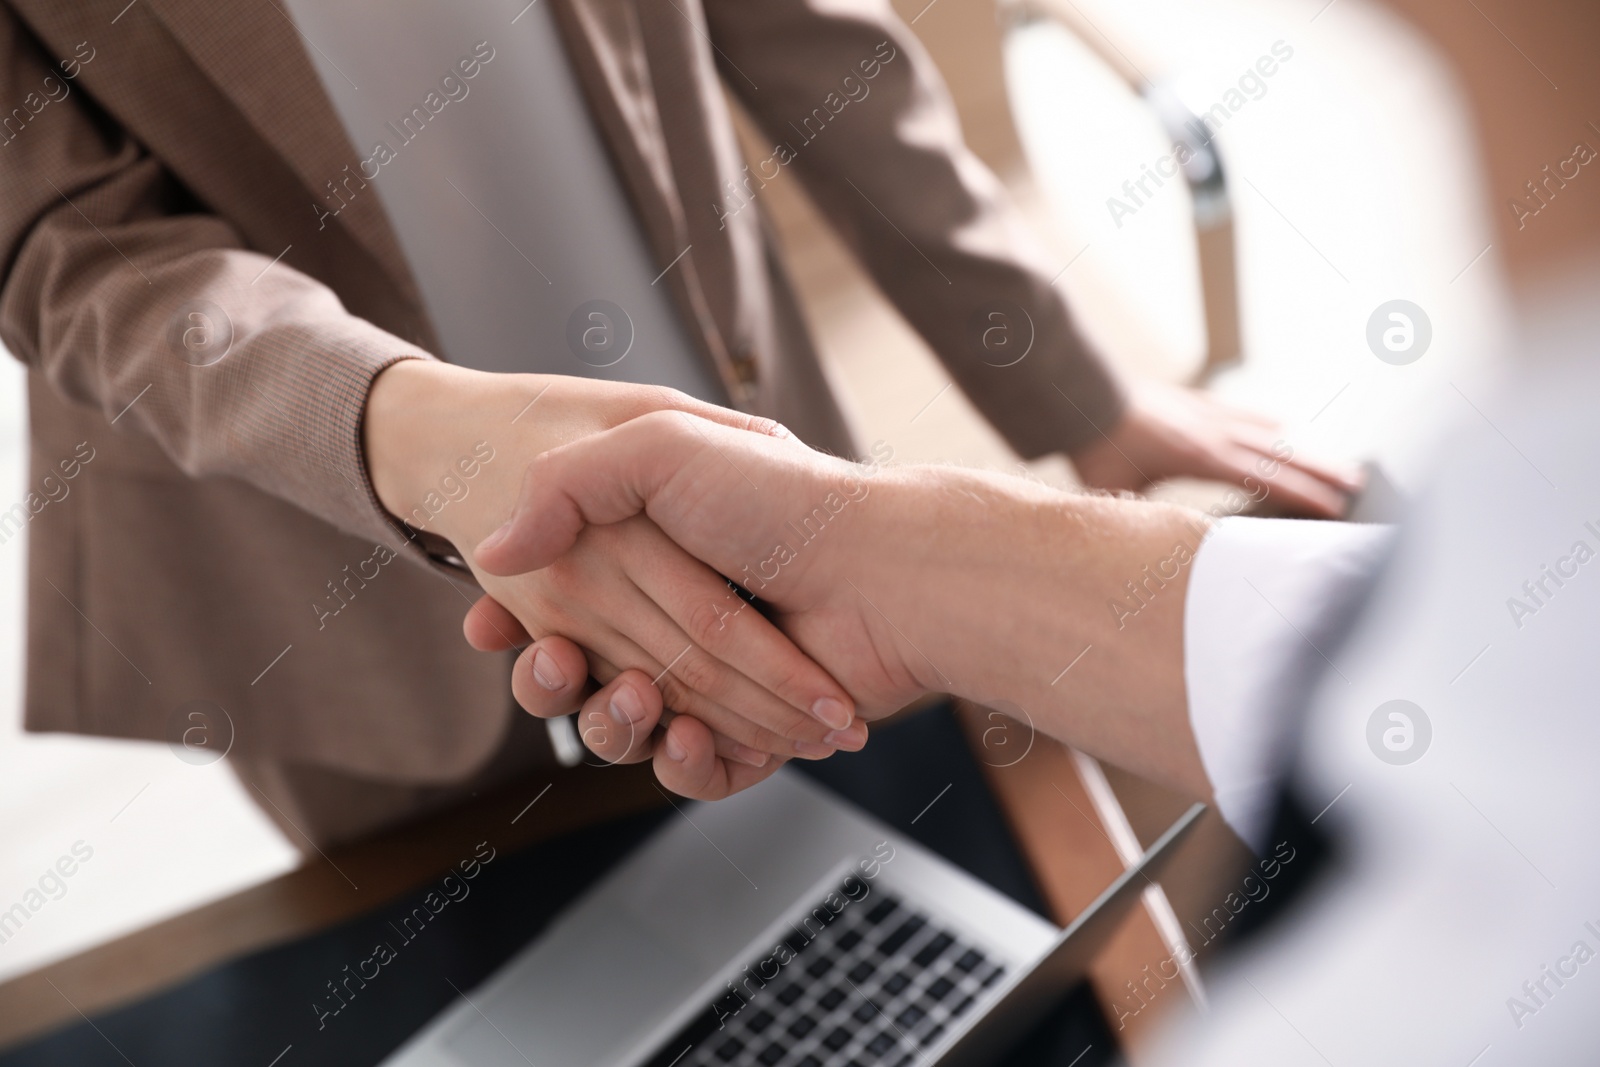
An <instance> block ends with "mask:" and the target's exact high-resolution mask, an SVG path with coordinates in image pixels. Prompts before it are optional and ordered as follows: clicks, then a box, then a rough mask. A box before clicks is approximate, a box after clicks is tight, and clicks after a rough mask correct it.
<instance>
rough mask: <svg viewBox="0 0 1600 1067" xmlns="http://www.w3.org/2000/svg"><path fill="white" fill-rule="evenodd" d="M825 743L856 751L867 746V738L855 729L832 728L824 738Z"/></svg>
mask: <svg viewBox="0 0 1600 1067" xmlns="http://www.w3.org/2000/svg"><path fill="white" fill-rule="evenodd" d="M822 740H823V742H824V743H825V744H829V745H832V746H833V747H834V748H842V749H844V750H845V751H847V752H856V751H859V750H860V749H862V748H864V747H866V743H867V742H866V739H865V738H864V737H862V736H861V735H860V734H859V733H858V732H857V731H855V730H830V731H829V732H828V733H827V734H826V735H825V736H824V737H823V738H822Z"/></svg>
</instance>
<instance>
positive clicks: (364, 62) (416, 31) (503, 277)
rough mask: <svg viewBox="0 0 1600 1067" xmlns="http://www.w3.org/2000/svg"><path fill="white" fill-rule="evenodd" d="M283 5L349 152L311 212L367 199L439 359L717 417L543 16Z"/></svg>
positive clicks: (326, 3) (355, 0)
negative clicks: (562, 379)
mask: <svg viewBox="0 0 1600 1067" xmlns="http://www.w3.org/2000/svg"><path fill="white" fill-rule="evenodd" d="M287 6H288V8H289V11H290V14H291V15H292V16H293V18H294V22H295V25H296V27H297V28H298V29H299V30H300V32H301V33H302V34H303V35H304V37H305V39H306V41H307V52H308V53H309V54H310V56H311V59H312V62H313V63H314V64H315V66H316V69H317V72H318V74H319V75H320V77H321V79H322V83H323V86H324V88H325V89H326V90H327V93H328V96H329V97H330V98H331V99H332V101H333V104H334V108H335V110H336V111H337V112H338V115H339V118H340V120H341V121H342V122H343V124H344V127H345V131H346V133H347V134H348V135H349V138H350V142H351V144H352V145H353V146H354V148H355V149H356V152H357V156H356V157H355V158H352V159H351V160H350V173H348V174H347V173H345V172H343V171H341V172H340V173H338V174H330V175H328V176H327V177H328V180H329V181H332V182H334V183H335V185H336V186H337V187H338V189H336V190H335V191H332V192H330V191H329V190H328V189H326V188H323V189H317V190H314V193H315V194H316V195H317V196H318V197H319V201H318V203H319V204H320V205H321V208H320V209H321V210H326V211H333V210H336V209H338V208H339V207H340V205H341V203H342V198H343V197H352V198H353V197H356V196H376V197H378V198H379V199H380V200H381V202H382V204H383V206H384V208H385V209H386V210H387V213H388V216H389V221H390V222H391V224H392V225H393V226H394V229H395V232H396V234H397V235H398V237H399V240H400V245H401V248H402V249H403V250H404V252H405V255H406V260H407V262H408V264H409V265H410V267H411V271H412V274H413V276H415V278H416V279H417V284H418V286H419V287H420V288H421V290H422V298H423V302H424V303H425V304H426V305H427V309H428V314H429V317H430V318H431V320H432V321H433V323H434V326H435V328H436V329H437V331H438V334H439V338H440V341H441V343H442V345H443V347H444V350H445V354H447V355H448V357H449V358H450V359H451V360H452V361H453V362H455V363H458V364H461V365H464V366H468V367H475V368H477V369H479V370H491V371H539V372H544V373H550V374H572V375H582V376H586V377H594V378H605V379H609V380H612V381H632V382H648V383H652V384H656V385H666V386H671V387H673V388H676V389H681V390H683V391H684V392H686V393H689V394H691V395H693V396H697V397H700V398H701V399H704V400H709V401H712V402H714V403H726V402H727V396H726V391H725V390H724V388H723V386H722V383H721V381H720V380H719V379H718V378H717V377H716V375H715V374H714V373H713V372H712V370H711V368H710V367H709V366H708V365H707V363H706V361H705V360H704V359H703V358H701V357H700V356H699V354H698V353H697V352H696V351H695V350H694V348H693V345H692V344H691V342H690V341H689V339H688V336H687V334H686V333H685V331H684V328H683V324H682V322H681V320H680V319H679V317H678V311H677V308H676V307H675V306H674V304H673V302H672V300H671V298H670V294H669V292H668V290H667V287H666V285H665V283H661V284H656V281H655V280H656V278H657V277H658V275H659V273H660V267H658V266H657V265H656V264H655V263H654V261H653V260H652V257H651V254H650V250H649V248H648V246H647V245H646V243H645V239H644V235H643V233H642V232H641V230H640V227H639V223H638V220H637V218H636V216H635V214H634V210H633V207H632V205H631V203H630V202H629V201H628V199H627V196H626V195H625V193H624V190H623V188H622V184H621V181H620V179H619V178H618V176H617V174H616V171H615V168H614V167H613V166H612V164H611V160H610V159H609V157H608V156H607V154H606V148H605V145H604V144H603V143H602V142H601V140H600V137H599V135H598V133H597V132H596V130H595V126H594V123H593V121H591V119H590V117H589V113H588V111H587V108H586V104H585V102H584V100H583V97H582V93H581V90H580V89H579V86H578V84H577V82H576V80H575V78H574V77H573V73H572V69H571V66H570V63H569V61H568V59H567V55H566V52H565V50H564V48H563V45H562V42H561V39H560V36H559V34H558V33H557V30H556V26H555V23H554V19H553V16H552V15H551V12H550V5H549V4H547V3H535V4H528V5H527V6H525V7H524V6H523V5H522V4H521V3H503V2H493V0H459V2H457V3H451V4H441V3H437V2H430V0H391V2H387V3H383V4H377V3H372V2H370V0H287ZM519 9H520V11H519ZM463 63H465V67H463V66H462V65H461V64H463ZM467 70H471V71H474V72H475V73H473V74H472V76H470V77H468V76H466V73H465V71H467ZM419 112H420V113H419ZM407 116H411V121H410V124H409V126H408V125H407V123H406V121H405V120H406V117H407ZM379 146H383V149H386V151H385V150H383V149H380V147H379ZM351 175H354V176H355V177H354V179H352V177H351ZM363 183H364V185H363ZM306 210H307V211H311V210H312V206H311V205H309V204H308V205H307V208H306ZM324 221H325V224H326V225H338V221H337V216H330V217H327V218H325V220H324ZM596 301H605V302H607V304H608V305H609V306H600V305H596V303H595V302H596ZM617 308H620V309H622V313H621V314H618V313H617V312H616V310H615V309H617ZM613 360H615V362H613Z"/></svg>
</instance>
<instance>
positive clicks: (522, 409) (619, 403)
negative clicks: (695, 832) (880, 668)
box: [365, 360, 866, 769]
mask: <svg viewBox="0 0 1600 1067" xmlns="http://www.w3.org/2000/svg"><path fill="white" fill-rule="evenodd" d="M664 407H675V408H678V409H680V410H686V411H694V412H696V414H698V415H700V416H702V417H704V418H706V419H712V420H716V421H718V422H721V423H725V424H728V425H734V426H738V427H739V428H741V429H752V430H756V431H758V432H759V431H760V429H761V428H762V427H763V425H764V424H763V423H762V422H761V421H760V420H754V419H752V418H751V417H749V416H745V415H740V414H738V413H737V412H731V411H726V410H724V409H721V408H716V407H713V406H712V405H709V404H703V403H700V402H698V401H695V400H693V399H692V398H690V397H687V396H684V395H682V394H680V393H674V392H671V391H669V390H664V389H654V388H650V387H642V386H629V385H617V384H613V383H607V382H595V381H588V380H585V379H574V378H564V377H553V376H541V375H493V374H483V373H479V372H475V371H470V370H466V369H464V368H459V367H452V366H449V365H446V364H441V363H429V362H423V361H415V360H413V361H407V362H402V363H398V364H395V365H394V366H392V367H390V368H389V369H387V370H386V371H385V372H384V373H383V374H382V375H380V376H379V377H378V379H377V381H376V382H375V383H374V385H373V389H372V393H371V395H370V397H369V400H368V407H367V417H366V423H365V442H366V451H367V457H368V465H369V469H370V471H371V476H372V482H373V486H374V489H375V490H376V492H377V494H378V497H379V500H380V502H381V503H382V504H383V505H384V507H385V508H386V509H388V510H389V511H390V512H391V513H392V514H394V515H396V516H397V517H399V518H402V519H404V520H406V521H407V522H409V523H411V524H412V525H413V526H417V527H419V528H422V529H425V530H428V531H431V532H433V533H436V534H438V535H440V536H442V537H444V538H445V539H447V540H448V541H450V542H451V543H452V544H453V545H455V546H457V548H458V549H459V550H461V552H462V555H463V556H464V558H465V559H466V562H467V563H468V565H469V566H471V567H472V569H473V571H474V574H475V575H476V576H477V577H478V578H479V581H480V583H481V584H482V585H483V587H484V589H485V591H486V592H488V593H489V594H490V595H491V596H492V597H493V598H494V600H495V601H496V602H498V604H499V605H503V607H504V610H505V613H506V615H505V617H498V618H497V617H489V616H485V617H484V618H483V620H482V621H485V622H488V623H491V624H493V625H494V626H496V627H498V629H499V631H500V634H499V635H498V636H499V641H498V643H499V645H500V647H511V646H513V645H516V644H521V643H523V642H524V641H526V640H529V639H531V638H539V637H544V636H546V635H549V634H551V633H559V634H562V635H565V636H566V637H567V638H570V639H572V640H573V641H575V642H577V643H578V644H580V645H581V646H582V648H583V649H584V650H585V652H586V653H587V658H586V661H585V662H583V663H581V664H580V663H577V662H573V660H572V657H571V656H569V655H563V656H562V657H560V658H559V659H548V660H547V661H546V662H543V663H540V662H538V660H537V653H536V652H534V653H533V654H530V655H527V656H524V657H523V658H522V659H520V660H519V661H518V666H517V671H516V674H515V676H514V678H513V688H514V691H517V692H518V694H519V696H526V695H527V694H528V693H529V692H533V691H535V690H537V691H539V692H544V693H559V694H572V695H576V694H581V692H582V690H583V688H584V683H585V682H586V681H587V679H588V677H589V676H590V675H593V676H594V677H596V678H598V679H599V680H600V681H601V682H613V681H615V680H616V679H618V678H620V677H622V676H623V675H624V673H625V672H628V671H630V670H632V671H639V672H644V677H645V679H646V680H647V681H649V680H654V682H655V684H656V685H657V686H659V687H660V691H661V694H662V695H664V697H665V700H666V703H667V705H668V706H670V707H672V708H673V709H675V710H677V711H680V712H684V713H686V714H690V715H693V716H695V717H697V718H699V719H700V720H702V721H703V722H705V723H707V724H708V725H709V726H710V727H711V728H712V729H713V730H715V731H716V732H717V734H718V735H720V738H719V741H718V746H717V747H718V752H719V754H720V755H721V756H722V757H723V758H725V759H731V760H736V761H739V762H741V763H743V764H745V765H746V766H747V767H749V768H762V769H764V768H767V767H769V766H772V765H773V763H772V761H771V760H770V757H771V756H777V757H780V758H782V757H789V756H800V757H805V758H813V759H815V758H821V757H823V756H826V755H829V754H831V753H832V752H833V751H835V750H836V749H839V748H845V749H856V748H860V747H861V745H863V744H865V741H866V730H865V727H864V726H863V725H861V724H860V723H859V722H856V721H855V718H854V714H853V708H852V703H851V700H850V697H849V695H848V694H847V693H846V692H845V691H844V689H843V688H841V687H840V686H839V684H838V683H837V682H835V681H834V680H833V679H832V678H831V677H829V675H828V674H827V672H825V671H823V670H822V669H821V668H819V667H817V666H816V664H815V663H813V662H812V661H811V660H810V659H809V658H807V657H806V656H805V655H804V654H802V653H801V652H800V651H799V650H797V649H796V648H795V647H794V646H793V644H792V643H790V642H789V640H788V639H787V638H785V637H783V636H782V635H781V634H780V633H779V632H778V631H777V629H776V628H774V627H773V626H772V625H771V624H770V623H768V622H767V621H766V620H765V619H763V618H762V617H761V616H760V615H759V614H758V613H757V612H754V611H748V612H741V613H737V614H729V613H728V612H726V611H722V612H718V611H717V610H715V609H716V606H717V605H719V604H721V603H723V602H724V601H726V600H727V599H728V598H729V597H730V595H731V594H730V593H729V590H728V586H727V583H726V581H724V580H723V579H722V578H721V577H719V576H718V575H717V574H716V572H715V571H713V570H711V569H710V568H709V567H707V566H706V565H705V564H704V563H701V562H700V561H699V560H696V559H694V558H692V557H690V556H689V555H687V554H686V553H684V552H683V550H682V549H680V548H678V547H677V546H676V545H674V544H673V543H672V542H671V541H670V540H668V539H667V538H666V537H665V536H663V535H662V533H661V531H660V530H659V529H658V528H656V526H655V525H654V524H653V523H651V522H650V521H649V520H648V519H639V520H638V521H635V522H631V523H619V524H617V525H615V526H610V527H607V528H605V529H597V530H593V531H589V532H587V533H586V534H585V536H584V537H583V538H581V539H580V543H579V544H577V545H576V546H575V547H574V548H573V551H572V552H570V553H569V554H567V555H566V556H564V557H563V558H562V559H561V560H560V561H559V562H558V563H555V564H554V565H553V566H548V567H542V568H540V569H538V570H537V572H532V573H530V572H517V571H515V570H513V571H506V572H501V573H499V574H492V573H489V572H487V571H485V570H483V569H482V568H481V567H479V566H477V564H476V561H475V560H474V559H473V557H472V555H471V553H470V552H469V551H468V549H469V548H470V546H472V545H473V544H475V543H476V542H477V541H478V540H479V539H480V538H481V537H482V536H483V535H484V534H485V533H486V532H488V531H489V530H490V529H492V528H493V527H494V525H495V524H496V523H498V522H499V521H500V520H501V519H503V518H504V516H505V514H506V513H507V511H508V510H509V509H510V507H511V505H512V502H513V501H514V500H515V498H516V493H517V489H518V486H519V485H520V484H521V480H522V475H523V471H524V469H525V467H526V464H527V463H528V461H529V460H531V459H532V458H533V457H534V456H536V455H538V454H539V453H541V452H543V451H545V450H547V449H549V448H552V447H554V446H557V445H559V444H562V443H563V442H568V441H574V440H578V439H581V438H582V437H584V436H586V435H588V434H592V433H596V432H599V431H601V430H604V429H606V428H607V427H609V426H613V425H617V424H619V423H622V422H625V421H627V420H628V419H630V418H633V417H634V416H637V415H640V414H642V413H645V412H648V411H654V410H660V409H662V408H664ZM508 619H510V620H514V621H515V631H514V632H513V631H512V628H511V624H510V622H508V621H507V620H508ZM536 667H542V668H543V670H542V671H538V670H535V668H536ZM652 688H653V687H652ZM624 691H627V683H624ZM658 699H659V698H658ZM631 711H632V708H631V706H630V705H627V704H626V703H624V705H623V707H622V708H621V709H620V710H619V713H620V714H621V715H622V717H623V719H627V718H628V717H629V713H630V712H631ZM644 718H645V715H644V714H643V713H641V714H639V716H638V717H637V719H636V720H634V721H632V722H623V721H621V720H615V719H614V720H612V722H613V726H614V728H615V729H616V730H618V731H619V736H623V735H625V734H626V733H627V729H628V728H631V727H633V726H636V725H637V722H639V721H643V719H644ZM640 734H641V738H640V740H639V742H638V744H637V745H635V744H629V745H627V746H625V749H624V754H623V758H637V757H638V755H639V753H638V752H637V751H635V749H636V748H638V747H641V746H643V745H644V744H645V743H646V742H647V740H648V737H649V729H648V728H644V729H642V730H641V731H640ZM612 747H613V748H614V747H615V743H614V742H613V746H612Z"/></svg>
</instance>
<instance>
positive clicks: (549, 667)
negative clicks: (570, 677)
mask: <svg viewBox="0 0 1600 1067" xmlns="http://www.w3.org/2000/svg"><path fill="white" fill-rule="evenodd" d="M533 676H534V677H535V678H537V679H539V684H540V685H542V686H544V687H545V688H546V689H549V690H552V691H554V690H556V689H560V688H562V687H563V686H565V685H566V684H567V678H566V675H564V674H562V673H561V668H560V667H557V666H556V658H555V657H554V656H552V655H550V653H548V652H546V651H545V650H544V649H542V648H541V649H536V650H535V651H534V653H533Z"/></svg>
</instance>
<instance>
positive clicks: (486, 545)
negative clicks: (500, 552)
mask: <svg viewBox="0 0 1600 1067" xmlns="http://www.w3.org/2000/svg"><path fill="white" fill-rule="evenodd" d="M510 533H511V520H510V519H507V520H506V522H505V525H504V526H502V527H500V529H498V530H496V531H495V532H494V533H492V534H490V535H489V536H488V537H485V538H484V539H483V540H482V541H479V542H478V551H479V552H484V551H487V550H488V549H491V548H493V547H494V546H495V545H498V544H499V543H500V542H501V541H504V540H505V539H506V537H507V536H508V535H509V534H510Z"/></svg>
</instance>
